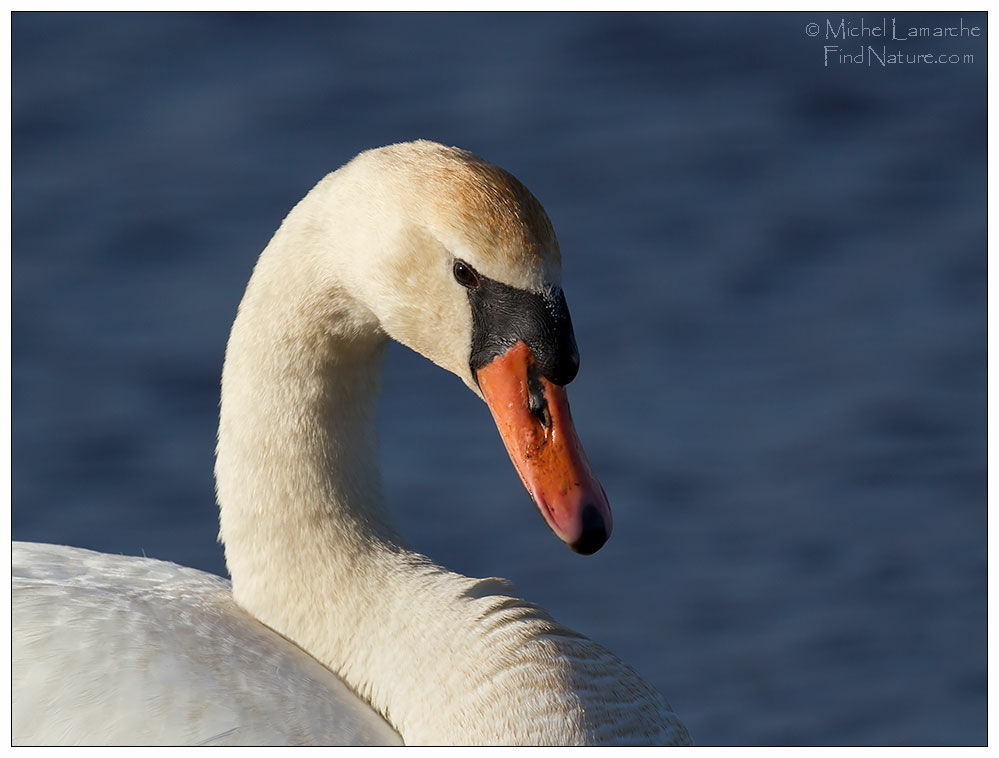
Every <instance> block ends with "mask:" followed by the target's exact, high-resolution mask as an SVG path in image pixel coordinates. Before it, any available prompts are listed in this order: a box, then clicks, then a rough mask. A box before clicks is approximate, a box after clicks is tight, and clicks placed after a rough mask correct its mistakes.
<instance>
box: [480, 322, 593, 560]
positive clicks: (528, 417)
mask: <svg viewBox="0 0 999 758" xmlns="http://www.w3.org/2000/svg"><path fill="white" fill-rule="evenodd" d="M476 379H477V380H478V382H479V389H481V390H482V394H483V396H484V397H485V399H486V403H487V404H488V405H489V410H490V411H491V412H492V414H493V419H495V421H496V426H497V428H498V429H499V433H500V436H501V437H502V438H503V444H504V445H506V451H507V452H508V453H509V454H510V460H512V461H513V465H514V468H516V469H517V473H518V474H519V475H520V479H521V481H522V482H523V483H524V486H525V487H526V488H527V491H528V492H529V493H530V495H531V498H532V499H533V500H534V502H535V504H536V505H537V506H538V510H539V511H541V515H542V516H543V517H544V519H545V521H546V522H547V524H548V526H549V528H550V529H551V530H552V531H553V532H555V535H556V536H557V537H558V538H559V539H561V540H562V541H563V542H565V543H566V544H567V545H569V547H571V548H572V549H573V550H575V551H576V552H577V553H582V554H583V555H590V554H591V553H595V552H596V551H597V550H599V549H600V547H601V546H602V545H603V544H604V543H605V542H606V541H607V538H608V537H610V533H611V524H612V521H611V512H610V505H609V504H608V503H607V495H605V494H604V490H603V487H601V486H600V482H598V481H597V477H596V476H594V474H593V471H592V469H591V468H590V463H589V461H587V460H586V453H584V452H583V446H582V445H581V444H580V442H579V437H577V436H576V429H575V427H574V426H573V424H572V416H571V415H569V402H568V399H567V398H566V394H565V389H564V388H563V387H560V386H559V385H557V384H552V383H551V382H549V381H548V380H547V379H545V378H544V377H543V376H542V375H541V373H540V371H538V369H537V367H536V365H535V360H534V355H533V354H532V353H531V350H530V348H528V347H527V345H526V344H524V343H523V342H517V343H515V344H514V346H513V347H511V348H510V349H509V350H507V351H506V352H505V353H503V354H502V355H499V356H497V357H496V358H494V359H493V360H492V361H491V362H489V363H487V364H486V365H485V366H483V367H482V368H480V369H479V370H478V372H477V373H476Z"/></svg>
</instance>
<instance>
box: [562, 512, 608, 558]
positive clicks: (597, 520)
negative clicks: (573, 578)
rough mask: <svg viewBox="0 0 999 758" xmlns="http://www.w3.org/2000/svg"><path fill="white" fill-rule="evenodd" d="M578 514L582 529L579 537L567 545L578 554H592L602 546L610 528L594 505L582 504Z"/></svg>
mask: <svg viewBox="0 0 999 758" xmlns="http://www.w3.org/2000/svg"><path fill="white" fill-rule="evenodd" d="M580 515H581V519H582V522H583V529H582V531H581V532H580V533H579V538H578V539H577V540H576V541H575V542H572V543H570V545H569V547H570V548H572V550H573V551H574V552H576V553H579V554H580V555H593V553H595V552H597V551H598V550H599V549H600V548H602V547H603V545H604V543H605V542H606V541H607V538H608V537H610V530H609V529H607V524H606V523H605V522H604V517H603V516H601V515H600V511H599V510H598V509H597V507H596V506H595V505H592V504H587V505H584V506H583V511H582V513H581V514H580Z"/></svg>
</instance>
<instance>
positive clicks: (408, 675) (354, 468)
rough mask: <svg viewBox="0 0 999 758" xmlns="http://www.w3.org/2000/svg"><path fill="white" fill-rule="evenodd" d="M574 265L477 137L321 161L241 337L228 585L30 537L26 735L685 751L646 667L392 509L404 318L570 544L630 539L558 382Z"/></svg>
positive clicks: (246, 304)
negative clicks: (410, 531)
mask: <svg viewBox="0 0 999 758" xmlns="http://www.w3.org/2000/svg"><path fill="white" fill-rule="evenodd" d="M560 266H561V259H560V253H559V248H558V243H557V242H556V239H555V236H554V233H553V231H552V228H551V224H550V222H549V220H548V217H547V215H546V214H545V212H544V210H543V209H542V207H541V205H540V204H539V203H538V201H537V200H536V199H535V198H534V197H533V195H531V193H530V192H528V191H527V189H525V188H524V186H523V185H522V184H520V182H518V181H517V180H516V179H515V178H514V177H512V176H511V175H510V174H508V173H506V172H505V171H503V170H501V169H499V168H497V167H495V166H493V165H491V164H489V163H486V162H485V161H483V160H482V159H481V158H478V157H477V156H475V155H472V154H471V153H468V152H465V151H462V150H459V149H456V148H448V147H444V146H442V145H438V144H436V143H433V142H427V141H418V142H413V143H406V144H399V145H391V146H388V147H384V148H380V149H376V150H370V151H367V152H364V153H361V154H360V155H358V156H357V157H356V158H355V159H354V160H352V161H351V162H350V163H348V164H347V165H345V166H343V167H341V168H340V169H339V170H337V171H335V172H333V173H332V174H330V175H328V176H327V177H326V178H324V179H323V180H322V181H320V182H319V184H318V185H316V187H315V188H313V190H312V191H311V192H309V194H308V195H306V197H305V198H304V199H303V200H302V201H301V202H299V203H298V205H297V206H296V207H295V208H294V209H293V210H292V211H291V212H290V213H289V214H288V216H287V218H286V219H285V220H284V223H282V224H281V227H280V228H279V229H278V231H277V232H276V233H275V234H274V236H273V238H272V239H271V241H270V243H269V244H268V245H267V247H266V249H265V250H264V252H263V253H262V255H261V256H260V259H259V261H258V263H257V265H256V268H255V269H254V271H253V275H252V277H251V279H250V282H249V285H248V286H247V289H246V294H245V295H244V297H243V300H242V302H241V303H240V306H239V312H238V315H237V317H236V321H235V323H234V325H233V328H232V333H231V335H230V338H229V343H228V348H227V351H226V358H225V365H224V368H223V372H222V402H221V411H220V420H219V434H218V449H217V457H216V467H215V474H216V480H217V495H218V502H219V508H220V523H221V530H220V535H219V537H220V540H221V541H222V542H223V543H224V546H225V557H226V563H227V566H228V568H229V572H230V574H231V576H232V584H231V594H230V588H229V583H228V582H226V581H224V580H222V579H220V578H218V577H214V576H211V575H208V574H204V573H202V572H199V571H195V570H193V569H187V568H182V567H180V566H176V565H174V564H170V563H164V562H161V561H154V560H149V559H145V558H126V557H121V556H109V555H102V554H99V553H93V552H90V551H86V550H80V549H76V548H68V547H59V546H52V545H30V544H17V545H15V547H14V552H13V563H14V605H13V640H14V660H13V680H14V691H13V739H14V741H15V742H18V743H63V742H66V743H91V744H95V743H97V744H99V743H131V744H140V743H195V744H199V743H200V744H221V743H234V744H248V743H334V744H398V742H399V741H400V737H401V740H402V741H403V742H405V743H406V744H439V745H447V744H539V745H544V744H547V745H595V744H625V745H629V744H653V745H663V744H685V743H689V736H688V734H687V730H686V728H685V727H684V726H683V724H682V723H681V722H680V721H679V719H678V718H677V717H676V715H675V714H674V713H673V711H672V710H671V708H670V707H669V705H668V704H667V703H666V701H665V700H664V699H663V698H662V696H661V695H659V694H658V693H657V692H656V691H655V690H654V689H653V688H652V687H651V686H650V685H648V684H647V683H646V682H645V681H643V680H642V679H641V678H640V677H639V675H638V674H637V673H635V671H634V670H632V669H631V668H630V667H628V666H627V665H626V664H624V663H622V662H621V661H620V660H619V659H618V658H616V657H615V656H614V655H612V654H611V653H610V652H608V651H607V650H606V649H604V648H603V647H601V646H600V645H597V644H595V643H593V642H591V641H590V640H588V639H587V638H585V637H583V636H582V635H580V634H578V633H576V632H573V631H571V630H569V629H567V628H565V627H563V626H560V625H559V624H557V623H556V622H555V621H554V620H553V619H552V618H551V617H550V616H549V615H548V613H546V612H545V611H544V610H543V609H541V608H539V607H538V606H535V605H532V604H530V603H527V602H524V601H522V600H520V599H517V598H515V597H513V596H512V595H511V594H510V593H511V587H510V586H509V585H508V584H507V583H505V582H504V581H503V580H500V579H471V578H468V577H464V576H461V575H458V574H455V573H452V572H449V571H447V570H445V569H444V568H442V567H440V566H438V565H436V564H434V563H432V562H431V561H430V560H429V559H428V558H426V557H424V556H422V555H419V554H417V553H415V552H413V551H411V550H410V549H408V548H407V547H406V545H405V543H404V542H403V540H402V538H401V537H400V536H399V535H398V534H397V533H396V531H395V530H394V528H393V526H392V521H391V519H390V517H389V514H388V512H387V511H386V509H385V507H384V506H383V503H382V497H381V491H380V480H379V471H378V467H377V444H376V430H375V424H374V418H375V399H376V394H377V391H378V378H379V372H380V367H381V358H382V354H383V350H384V346H385V344H386V340H387V338H388V337H392V338H394V339H396V340H398V341H399V342H402V343H403V344H405V345H407V346H409V347H410V348H412V349H414V350H416V351H418V352H420V353H422V354H423V355H425V356H426V357H428V358H429V359H431V360H432V361H434V362H435V363H437V364H438V365H439V366H441V367H443V368H445V369H447V370H449V371H451V372H452V373H454V374H456V375H457V376H458V377H460V378H461V379H462V380H463V381H464V382H465V384H466V385H467V386H468V387H469V388H470V389H471V390H472V392H474V393H476V394H477V395H479V396H480V397H482V398H483V399H484V400H485V401H486V403H487V404H488V405H489V407H490V410H491V411H492V414H493V416H494V418H495V420H496V423H497V426H498V428H499V431H500V433H501V436H502V438H503V441H504V443H505V445H506V448H507V451H508V452H509V454H510V457H511V459H512V461H513V463H514V465H515V467H516V469H517V471H518V473H519V474H520V477H521V479H522V480H523V482H524V485H525V486H526V488H527V489H528V491H529V492H530V494H531V496H532V498H533V499H534V501H535V503H536V504H537V506H538V508H539V510H540V511H541V514H542V516H543V517H544V518H545V520H546V521H547V523H548V526H549V527H550V528H551V529H552V531H553V532H554V533H555V534H556V535H557V536H558V537H559V538H561V539H562V540H563V541H565V542H566V543H568V544H569V545H570V547H572V548H573V549H574V550H576V551H577V552H580V553H591V552H594V551H595V550H597V549H598V548H599V547H600V546H601V545H602V544H603V542H604V541H605V540H606V539H607V537H608V535H609V533H610V529H611V515H610V509H609V506H608V504H607V500H606V497H605V495H604V493H603V490H602V488H601V487H600V485H599V483H598V482H597V480H596V478H595V477H594V475H593V473H592V472H591V470H590V467H589V463H588V462H587V460H586V457H585V455H584V453H583V450H582V447H581V446H580V444H579V440H578V439H577V437H576V434H575V431H574V429H573V425H572V420H571V418H570V416H569V408H568V405H567V403H566V395H565V390H564V389H563V385H565V384H567V383H568V382H570V381H571V380H572V379H573V377H574V376H575V374H576V370H577V366H578V356H577V352H576V345H575V340H574V337H573V331H572V324H571V322H570V320H569V312H568V309H567V307H566V303H565V298H564V296H563V294H562V290H561V287H560V284H559V282H560ZM258 621H259V622H262V624H261V623H258ZM267 627H269V629H268V628H267ZM272 630H273V631H272ZM292 643H294V644H292ZM303 651H304V652H303ZM306 653H307V654H308V655H306ZM310 656H311V657H310ZM320 664H322V665H320ZM331 672H333V673H331ZM334 674H336V676H334ZM338 677H339V678H338ZM341 680H342V681H341ZM344 683H346V686H345V685H344ZM348 688H349V689H348ZM355 693H356V694H355Z"/></svg>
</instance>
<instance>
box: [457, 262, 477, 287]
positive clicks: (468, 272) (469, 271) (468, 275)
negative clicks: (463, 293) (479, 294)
mask: <svg viewBox="0 0 999 758" xmlns="http://www.w3.org/2000/svg"><path fill="white" fill-rule="evenodd" d="M454 278H455V280H456V281H457V282H458V284H460V285H461V286H462V287H468V288H469V289H474V288H475V287H478V286H479V275H478V274H476V273H475V269H474V268H472V267H471V266H469V265H468V264H467V263H465V261H462V260H456V261H455V262H454Z"/></svg>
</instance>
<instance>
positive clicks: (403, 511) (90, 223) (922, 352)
mask: <svg viewBox="0 0 999 758" xmlns="http://www.w3.org/2000/svg"><path fill="white" fill-rule="evenodd" d="M882 15H883V14H875V13H871V14H866V15H865V24H866V25H867V26H868V27H870V26H872V25H875V24H876V23H877V22H879V21H880V18H881V16H882ZM827 18H828V19H830V20H831V21H832V22H833V26H834V27H835V25H836V24H838V22H839V19H840V18H843V17H842V16H839V15H829V16H826V15H824V14H819V13H814V14H804V15H784V14H764V15H724V14H710V15H671V14H664V15H569V16H562V15H373V16H357V15H325V16H308V15H291V16H257V15H193V16H192V15H165V16H164V15H142V14H137V15H91V16H87V15H24V14H15V15H14V16H13V20H12V42H13V54H12V66H13V76H12V81H13V98H12V100H13V155H12V162H13V178H12V186H13V254H12V277H13V287H12V290H13V291H12V298H13V306H12V321H13V324H12V343H13V344H12V385H13V387H12V394H13V397H12V416H13V429H12V447H13V453H12V459H13V464H12V465H13V477H12V487H13V504H12V512H13V513H12V517H13V534H14V537H15V538H17V539H29V540H44V541H50V542H59V543H67V544H72V545H80V546H84V547H89V548H95V549H99V550H104V551H109V552H120V553H129V554H142V553H144V554H146V555H149V556H155V557H158V558H164V559H169V560H173V561H177V562H179V563H184V564H188V565H192V566H197V567H200V568H203V569H207V570H210V571H214V572H218V573H224V572H225V567H224V563H223V560H222V555H221V551H220V548H219V546H218V544H217V543H216V541H215V535H216V532H217V522H216V509H215V504H214V496H213V490H212V487H213V482H212V465H213V458H212V456H213V445H214V435H215V423H216V413H217V402H218V379H219V372H220V370H221V364H222V359H223V353H224V348H225V341H226V336H227V333H228V329H229V326H230V324H231V321H232V318H233V316H234V315H235V310H236V305H237V303H238V302H239V299H240V296H241V293H242V289H243V287H244V285H245V283H246V280H247V278H248V276H249V273H250V270H251V267H252V265H253V263H254V261H255V259H256V256H257V255H258V254H259V252H260V250H261V249H262V248H263V247H264V245H265V244H266V243H267V240H268V239H269V236H270V234H271V233H272V231H273V230H274V229H275V228H276V227H277V225H278V223H279V222H280V221H281V219H282V218H283V216H284V214H285V213H286V212H287V211H288V209H289V208H290V207H291V206H292V205H293V204H294V203H295V202H296V201H297V200H298V199H299V198H300V197H301V196H302V195H303V194H304V193H305V192H306V191H307V190H308V189H309V188H310V187H311V186H312V185H313V184H314V183H315V182H316V181H317V180H318V179H319V178H320V177H321V176H322V175H323V174H325V173H326V172H328V171H330V170H333V169H334V168H336V167H337V166H339V165H340V164H342V163H344V162H345V161H347V160H349V159H350V158H351V157H352V156H353V155H354V154H355V153H356V152H358V151H359V150H362V149H364V148H368V147H373V146H377V145H382V144H386V143H390V142H396V141H400V140H407V139H412V138H416V137H428V138H432V139H436V140H438V141H441V142H445V143H449V144H457V145H460V146H462V147H465V148H468V149H471V150H473V151H475V152H477V153H479V154H481V155H483V156H485V157H487V158H488V159H490V160H492V161H493V162H495V163H498V164H499V165H501V166H503V167H505V168H507V169H508V170H510V171H512V172H513V173H514V174H516V175H517V176H518V177H519V178H520V179H521V180H523V181H524V182H525V183H526V184H527V185H528V186H529V187H530V188H531V189H532V190H533V192H534V193H535V194H536V195H537V196H538V198H539V199H540V200H541V201H542V203H544V205H545V206H546V208H547V209H548V212H549V214H550V216H551V218H552V221H553V223H554V225H555V228H556V231H557V233H558V235H559V239H560V243H561V247H562V251H563V256H564V259H565V271H564V284H565V291H566V295H567V298H568V301H569V306H570V309H571V311H572V317H573V323H574V325H575V328H576V336H577V340H578V342H579V346H580V353H581V358H582V365H581V370H580V374H579V377H578V378H577V380H576V381H575V382H574V383H573V384H572V386H571V388H570V397H571V401H572V407H573V412H574V416H575V419H576V425H577V428H578V431H579V433H580V436H581V438H582V440H583V443H584V445H585V447H586V449H587V452H588V455H589V458H590V460H591V462H592V463H593V465H594V468H595V470H596V471H597V473H598V475H599V476H600V478H601V480H602V482H603V485H604V487H605V489H606V491H607V493H608V495H609V497H610V499H611V503H612V506H613V508H614V514H615V533H614V535H613V537H612V539H611V541H610V542H609V543H608V544H607V546H606V547H605V548H604V549H603V550H602V551H601V552H600V553H598V554H597V555H595V556H593V557H590V558H583V557H580V556H577V555H574V554H572V553H570V552H569V551H568V550H566V549H565V548H564V547H563V546H562V545H560V543H558V542H557V540H556V539H555V538H554V537H552V535H551V534H550V533H549V532H548V530H547V529H546V528H545V527H544V525H543V523H542V521H541V519H540V518H539V517H538V515H537V514H536V513H535V512H534V509H533V506H532V505H531V504H530V502H529V500H528V498H527V496H526V494H525V493H524V491H523V488H522V487H521V485H520V483H519V481H518V479H517V476H516V474H515V472H514V471H513V469H512V467H511V466H510V465H509V461H508V459H507V457H506V454H505V452H504V451H503V447H502V444H501V442H500V440H499V436H498V435H497V433H496V431H495V428H494V427H493V425H492V422H491V420H490V417H489V414H488V412H487V410H486V408H485V407H484V406H483V405H482V404H481V403H480V402H479V401H478V400H477V399H476V398H475V397H473V396H472V394H471V393H469V392H468V391H467V390H465V389H464V388H463V387H462V385H461V384H460V382H459V381H458V380H457V379H455V378H454V377H451V376H450V375H446V374H444V373H443V372H441V371H440V370H439V369H437V368H436V367H434V366H432V365H431V364H429V363H428V362H427V361H425V360H424V359H422V358H420V357H418V356H415V355H413V354H411V353H408V352H407V351H405V350H404V349H402V348H398V347H396V348H394V349H393V350H391V351H390V353H389V357H388V361H387V375H386V380H385V395H384V400H383V403H382V406H381V409H380V414H381V435H382V447H383V449H382V458H383V464H384V467H385V484H386V488H387V494H388V496H389V498H390V500H391V502H393V503H396V504H397V505H398V507H397V508H396V512H397V514H398V518H399V521H400V523H401V525H402V527H403V528H404V530H405V532H406V533H407V535H408V536H409V537H410V538H411V540H412V541H413V543H415V545H416V546H417V547H418V548H420V549H421V550H423V551H425V552H427V553H428V554H430V555H432V556H434V557H435V558H436V559H438V560H440V561H442V562H443V563H444V564H446V565H448V566H449V567H451V568H454V569H456V570H458V571H462V572H464V573H467V574H472V575H478V576H489V575H498V576H507V577H509V578H511V579H512V580H513V581H514V582H515V584H516V585H517V587H518V590H519V591H520V592H521V593H522V594H523V595H524V596H526V597H527V598H529V599H531V600H534V601H537V602H540V603H542V604H543V605H545V606H546V607H547V608H549V609H550V610H551V611H552V612H553V613H554V615H555V616H556V617H557V618H558V619H559V620H561V621H562V622H564V623H566V624H568V625H570V626H572V627H575V628H577V629H579V630H580V631H582V632H584V633H586V634H588V635H589V636H591V637H592V638H594V639H596V640H598V641H600V642H602V643H604V644H605V645H607V646H608V647H610V648H611V649H612V650H614V651H615V652H617V653H618V654H619V655H620V656H622V657H623V658H625V659H626V660H628V661H629V662H630V663H632V664H633V665H634V666H635V667H636V668H637V669H638V670H639V671H641V672H642V673H643V675H645V676H646V677H647V678H648V679H649V680H651V681H652V682H653V683H654V684H655V685H656V686H657V687H658V688H659V689H661V690H662V691H663V693H664V694H666V696H667V697H668V698H669V699H670V701H671V702H672V704H673V706H674V707H675V708H676V710H677V711H678V712H679V713H680V714H681V715H682V717H683V718H684V720H685V721H686V723H687V724H688V726H689V727H690V730H691V733H692V734H693V736H694V738H695V739H696V740H697V741H698V742H699V743H701V744H904V745H910V744H976V743H977V744H982V743H984V742H985V741H986V739H987V733H986V682H987V678H986V676H987V675H986V565H987V546H986V516H987V514H986V399H987V389H986V333H987V327H986V272H987V259H986V71H987V62H986V44H985V36H984V34H983V36H980V37H977V38H972V37H964V38H947V39H941V38H936V39H933V38H930V39H926V38H922V39H916V40H912V41H909V42H904V43H899V42H889V43H888V46H889V47H892V48H902V47H905V49H906V50H907V51H908V50H913V51H917V52H930V53H934V54H939V53H944V54H947V55H950V54H955V55H956V54H962V55H963V54H964V53H970V54H972V55H974V60H973V61H968V62H962V63H958V64H951V65H930V64H906V63H901V64H896V65H894V66H888V67H886V68H882V67H880V66H878V65H874V66H867V65H864V64H863V62H861V63H860V64H851V63H845V62H840V60H839V59H838V57H835V56H838V54H839V53H840V52H843V51H852V50H853V49H855V48H860V46H861V45H862V44H871V45H872V46H874V47H876V48H877V49H878V50H879V51H880V48H881V46H882V45H883V44H885V41H884V40H883V39H878V38H871V37H867V38H858V39H851V40H849V41H843V40H838V41H837V40H835V39H834V40H832V41H829V40H826V39H825V38H824V37H823V36H819V37H814V38H813V37H809V36H808V34H807V31H806V28H807V27H806V25H807V24H809V23H812V22H817V23H819V24H820V25H821V27H822V28H823V29H824V28H825V21H826V19H827ZM845 18H846V19H847V24H850V25H854V26H856V25H859V17H858V16H856V15H854V16H847V17H845ZM889 18H890V16H889ZM896 18H897V21H896V25H897V28H899V29H903V28H908V27H909V26H915V27H935V26H952V25H953V26H957V25H958V23H959V16H958V15H956V14H937V15H934V14H901V13H899V14H896ZM963 23H964V25H965V26H966V27H967V26H976V25H977V26H979V27H982V28H983V29H984V27H985V24H986V18H985V15H984V14H963ZM823 33H824V32H823ZM827 45H829V46H839V47H840V48H841V49H840V50H839V51H837V52H835V53H834V58H833V61H832V64H831V65H830V66H824V65H823V47H824V46H827ZM962 60H963V59H962ZM468 502H474V503H475V505H474V507H468V506H467V505H465V504H466V503H468Z"/></svg>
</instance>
